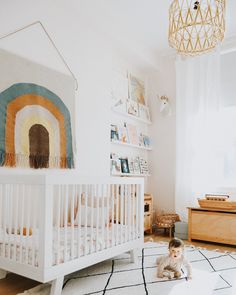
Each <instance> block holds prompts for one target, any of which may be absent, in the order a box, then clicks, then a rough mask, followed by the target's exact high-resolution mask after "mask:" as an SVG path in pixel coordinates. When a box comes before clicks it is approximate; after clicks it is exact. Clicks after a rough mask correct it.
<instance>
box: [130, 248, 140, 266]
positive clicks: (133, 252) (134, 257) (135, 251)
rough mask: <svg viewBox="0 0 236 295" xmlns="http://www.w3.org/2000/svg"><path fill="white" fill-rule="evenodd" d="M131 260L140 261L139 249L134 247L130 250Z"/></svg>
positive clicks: (133, 261)
mask: <svg viewBox="0 0 236 295" xmlns="http://www.w3.org/2000/svg"><path fill="white" fill-rule="evenodd" d="M130 260H131V262H132V263H136V262H138V249H133V250H131V251H130Z"/></svg>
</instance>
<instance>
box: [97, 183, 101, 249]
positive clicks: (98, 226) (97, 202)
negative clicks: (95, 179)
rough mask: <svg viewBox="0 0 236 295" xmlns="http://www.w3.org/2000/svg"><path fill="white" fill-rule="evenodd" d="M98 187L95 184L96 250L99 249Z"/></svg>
mask: <svg viewBox="0 0 236 295" xmlns="http://www.w3.org/2000/svg"><path fill="white" fill-rule="evenodd" d="M99 189H100V186H99V185H96V212H97V220H96V251H99V215H100V212H99V211H100V210H99Z"/></svg>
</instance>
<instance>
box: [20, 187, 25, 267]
mask: <svg viewBox="0 0 236 295" xmlns="http://www.w3.org/2000/svg"><path fill="white" fill-rule="evenodd" d="M21 191H22V197H21V201H22V203H21V214H20V263H23V253H22V252H23V224H24V213H25V208H24V204H25V185H24V184H23V185H22V188H21Z"/></svg>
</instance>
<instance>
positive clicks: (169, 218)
mask: <svg viewBox="0 0 236 295" xmlns="http://www.w3.org/2000/svg"><path fill="white" fill-rule="evenodd" d="M177 221H180V217H179V215H178V214H161V215H157V217H156V225H157V226H158V227H162V228H170V227H173V226H174V224H175V222H177Z"/></svg>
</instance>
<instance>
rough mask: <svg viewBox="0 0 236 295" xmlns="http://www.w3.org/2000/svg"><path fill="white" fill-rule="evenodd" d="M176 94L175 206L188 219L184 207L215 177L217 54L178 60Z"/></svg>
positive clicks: (218, 70) (218, 69)
mask: <svg viewBox="0 0 236 295" xmlns="http://www.w3.org/2000/svg"><path fill="white" fill-rule="evenodd" d="M176 91H177V95H176V191H175V206H176V212H177V213H179V214H180V216H181V217H182V220H187V207H188V206H194V205H196V204H197V198H198V197H200V196H203V195H204V194H205V193H207V192H209V190H212V184H213V183H214V182H215V181H216V178H217V175H216V173H215V172H216V171H217V170H216V169H217V167H215V166H216V164H215V161H214V155H213V154H214V153H213V150H214V149H213V146H214V145H215V143H216V141H217V140H218V139H217V128H218V127H217V126H213V124H215V122H216V120H215V118H216V117H217V113H218V111H219V108H220V95H219V94H220V53H219V52H218V51H217V52H214V53H210V54H206V55H202V56H198V57H191V58H185V59H179V60H177V61H176ZM219 126H220V125H219ZM214 152H215V151H214Z"/></svg>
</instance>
